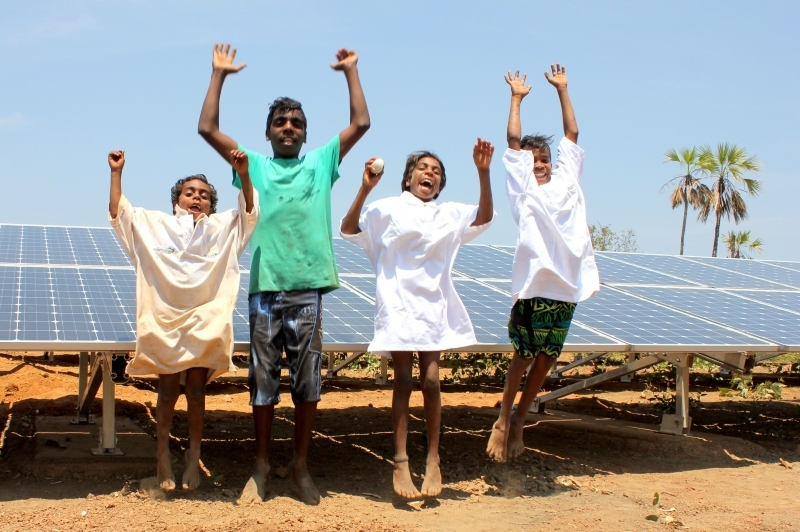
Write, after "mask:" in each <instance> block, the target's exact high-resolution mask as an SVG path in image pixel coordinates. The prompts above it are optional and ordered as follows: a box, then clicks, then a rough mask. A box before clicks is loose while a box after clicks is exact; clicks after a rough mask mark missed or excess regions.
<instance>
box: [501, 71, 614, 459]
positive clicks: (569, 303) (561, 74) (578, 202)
mask: <svg viewBox="0 0 800 532" xmlns="http://www.w3.org/2000/svg"><path fill="white" fill-rule="evenodd" d="M551 69H552V76H551V75H550V74H549V73H547V72H545V77H546V78H547V81H548V82H550V84H551V85H553V86H554V87H555V88H556V90H557V91H558V97H559V100H560V101H561V115H562V120H563V123H564V138H563V139H562V140H561V142H560V143H559V145H558V154H557V157H556V162H557V163H558V164H557V166H556V168H553V166H552V162H551V157H550V146H549V145H548V144H549V143H550V141H551V140H552V138H550V137H543V136H541V135H536V136H525V137H522V138H520V136H521V130H522V126H521V123H520V105H521V102H522V99H523V98H524V97H525V96H526V95H527V94H528V92H530V90H531V87H530V86H528V87H526V86H525V76H523V77H522V79H520V77H519V72H517V73H516V74H514V75H513V76H512V74H511V72H509V73H508V74H507V75H506V82H507V83H508V84H509V85H510V86H511V110H510V112H509V116H508V132H507V137H508V150H506V153H505V154H504V155H503V164H504V165H505V167H506V175H507V192H508V199H509V201H510V203H511V214H512V216H513V217H514V220H515V221H516V222H517V224H518V225H519V238H518V240H517V248H516V252H515V254H514V264H513V266H512V271H511V288H512V294H513V299H514V303H513V307H512V310H511V318H510V320H509V323H508V332H509V338H510V340H511V343H512V345H513V346H514V358H513V359H512V361H511V365H510V366H509V369H508V373H507V374H506V383H505V389H504V390H503V402H502V407H501V409H500V417H499V418H498V420H497V422H495V424H494V427H493V428H492V434H491V436H490V437H489V444H488V446H487V449H486V451H487V452H488V453H489V456H491V457H493V458H495V459H496V460H499V461H501V462H503V461H505V460H506V459H508V458H514V457H516V456H519V455H520V454H521V453H522V452H523V451H524V450H525V445H524V443H523V440H522V434H523V428H524V427H525V417H526V415H527V413H528V409H529V408H530V406H531V404H532V403H533V400H534V398H535V397H536V394H538V393H539V390H540V389H541V386H542V383H543V382H544V379H545V377H546V376H547V374H548V372H549V371H550V368H552V366H553V364H554V363H555V362H556V360H558V357H559V355H560V354H561V349H562V348H563V347H564V341H565V340H566V337H567V332H568V331H569V326H570V323H571V322H572V316H573V314H574V312H575V305H576V304H577V303H578V302H580V301H584V300H586V299H588V298H590V297H591V296H592V295H593V294H594V293H595V292H597V290H599V288H600V279H599V276H598V274H597V266H596V265H595V261H594V252H593V250H592V241H591V237H590V236H589V229H588V226H587V223H586V204H585V201H584V197H583V191H582V190H581V187H580V176H581V172H582V171H583V150H582V149H581V148H580V147H578V145H577V144H576V143H577V142H578V124H577V122H576V120H575V113H574V111H573V109H572V103H571V102H570V99H569V93H568V92H567V74H566V69H564V68H563V67H562V66H561V65H551ZM531 365H532V367H531V369H530V371H529V373H528V377H527V378H526V380H525V388H524V389H523V392H522V396H521V397H520V401H519V405H517V410H516V412H515V413H514V414H513V415H511V407H512V405H513V404H514V400H515V398H516V395H517V390H518V389H519V385H520V382H521V381H522V376H523V374H524V373H525V370H526V369H528V367H529V366H531Z"/></svg>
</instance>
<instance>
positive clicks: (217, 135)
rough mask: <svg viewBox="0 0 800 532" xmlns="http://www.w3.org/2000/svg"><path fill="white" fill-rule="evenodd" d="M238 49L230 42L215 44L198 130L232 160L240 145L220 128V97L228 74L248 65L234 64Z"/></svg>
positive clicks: (214, 146)
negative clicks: (209, 78)
mask: <svg viewBox="0 0 800 532" xmlns="http://www.w3.org/2000/svg"><path fill="white" fill-rule="evenodd" d="M235 57H236V49H235V48H234V49H233V50H231V45H230V44H215V45H214V53H213V55H212V57H211V66H212V70H211V83H209V85H208V92H207V93H206V99H205V100H204V101H203V109H202V110H201V111H200V122H199V123H198V124H197V132H198V133H199V134H200V136H201V137H203V138H204V139H205V141H206V142H208V143H209V144H211V147H212V148H214V149H215V150H217V153H219V154H220V155H221V156H222V158H223V159H225V160H226V161H229V162H230V154H231V150H236V149H238V148H239V145H238V144H237V143H236V141H235V140H233V139H232V138H230V137H229V136H228V135H226V134H225V133H223V132H222V131H220V130H219V97H220V95H221V94H222V84H223V83H224V82H225V78H226V77H227V76H228V74H236V73H237V72H239V71H240V70H241V69H243V68H244V67H246V66H247V65H246V64H244V63H242V64H240V65H236V66H234V65H233V60H234V58H235Z"/></svg>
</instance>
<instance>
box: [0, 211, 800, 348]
mask: <svg viewBox="0 0 800 532" xmlns="http://www.w3.org/2000/svg"><path fill="white" fill-rule="evenodd" d="M334 249H335V252H336V260H337V264H338V267H339V271H340V274H341V280H342V282H343V288H341V289H339V290H336V291H333V292H330V293H328V294H325V296H323V327H324V330H325V336H324V341H325V344H326V346H327V347H326V348H335V346H337V345H339V346H347V347H349V348H354V349H356V348H358V346H361V347H363V346H366V344H368V343H369V341H370V340H371V339H372V336H373V332H374V331H373V327H374V326H373V315H374V303H373V298H374V294H375V278H374V269H373V267H372V264H371V263H370V262H369V259H368V258H367V256H366V254H365V253H364V251H363V250H362V249H360V248H358V247H357V246H355V245H353V244H350V243H349V242H347V241H345V240H343V239H341V238H334ZM513 253H514V247H513V246H486V245H466V246H463V247H462V248H461V250H460V251H459V254H458V256H457V259H456V263H455V268H454V270H455V271H454V282H455V283H456V289H457V290H458V293H459V295H460V296H461V298H462V300H463V301H464V304H465V306H466V307H467V310H468V312H469V313H470V317H471V319H472V322H473V325H474V327H475V332H476V336H477V338H478V341H479V342H480V343H483V344H487V345H491V346H493V348H496V349H505V348H508V345H509V342H508V338H507V322H508V315H509V312H510V306H511V297H510V290H511V282H510V279H509V278H510V274H511V264H512V261H513ZM596 257H597V263H598V267H599V269H600V273H601V281H602V282H603V284H604V285H606V287H605V288H604V289H603V290H602V291H601V292H600V293H599V294H598V295H597V296H595V297H594V298H592V299H591V300H589V301H586V302H584V303H581V304H579V305H578V311H577V314H576V317H575V320H574V322H573V326H572V328H571V330H570V335H569V337H568V338H567V345H568V346H570V345H571V346H579V347H580V348H581V349H583V348H586V349H587V350H588V349H590V348H592V347H598V348H600V349H609V350H610V349H628V348H630V347H631V346H633V348H640V349H645V350H646V349H656V348H658V347H661V348H664V349H670V348H672V350H675V349H680V348H685V349H690V348H692V347H696V346H701V345H702V346H706V347H709V348H722V347H725V346H735V348H736V349H738V350H746V349H754V350H756V349H758V348H762V349H766V350H770V348H772V349H774V346H773V345H771V344H770V343H769V342H768V341H767V340H766V339H769V340H770V341H772V342H776V343H779V344H781V345H784V346H787V345H789V346H791V345H800V339H799V338H798V336H800V330H799V329H800V327H798V326H797V325H798V323H799V322H798V319H797V318H798V314H796V313H800V290H798V291H793V290H787V289H786V288H785V287H784V286H787V285H788V286H796V283H798V278H800V264H798V263H787V262H777V261H771V262H766V261H741V260H734V259H706V258H691V259H689V258H685V257H669V256H662V255H639V254H628V253H613V252H600V253H597V255H596ZM250 260H251V257H250V250H249V247H248V248H247V249H246V250H245V252H244V253H243V255H242V257H241V260H240V264H241V266H242V269H243V272H242V278H241V284H240V289H239V299H238V301H237V304H236V309H235V311H234V314H233V322H234V337H235V340H236V342H238V343H247V342H248V341H249V318H248V314H249V312H248V303H247V292H248V285H249V268H250ZM34 265H36V266H34ZM459 272H460V273H461V274H463V275H465V276H468V277H471V278H472V279H464V278H462V277H460V274H459ZM474 279H481V280H482V281H480V282H478V281H476V280H474ZM698 283H701V284H702V285H710V286H715V287H722V288H726V289H727V290H728V291H729V293H727V294H726V293H725V292H720V291H719V290H713V289H701V290H698V289H697V288H695V289H694V290H690V289H689V288H688V287H691V286H695V287H696V286H698ZM614 286H618V287H620V288H621V289H622V290H615V289H614V288H613V287H614ZM349 287H352V288H353V289H352V290H351V289H350V288H349ZM681 287H683V288H681ZM647 290H649V292H648V291H647ZM654 290H655V291H654ZM626 292H627V293H626ZM639 293H642V294H644V293H647V294H648V295H647V296H646V297H647V298H648V300H645V299H641V298H638V297H636V296H635V295H633V294H639ZM687 293H691V294H693V296H692V297H690V298H688V299H687V298H678V299H677V300H676V299H675V294H687ZM700 295H702V297H700ZM651 296H652V297H651ZM135 298H136V278H135V274H134V271H133V268H132V266H131V262H130V260H129V258H128V257H127V255H126V254H125V252H124V251H123V250H122V247H121V245H120V244H119V242H118V240H117V238H116V235H114V233H113V231H112V229H111V228H108V227H105V228H85V227H55V226H47V227H43V226H24V225H13V224H0V341H4V342H39V344H37V345H44V344H42V343H45V344H46V343H47V342H88V343H91V342H110V343H119V344H122V343H124V344H126V345H129V344H130V343H132V342H133V341H135V329H136V300H135ZM658 298H661V299H658ZM734 302H736V303H735V305H737V306H735V307H732V305H734ZM759 302H761V303H759ZM665 305H666V306H665ZM674 305H678V306H679V307H680V308H681V309H682V310H683V311H684V312H679V311H677V310H674V309H672V308H669V307H670V306H674ZM731 308H734V310H735V312H734V310H726V309H731ZM790 311H794V312H796V313H792V312H790ZM736 312H738V315H736ZM754 316H755V317H754ZM713 322H716V323H713ZM720 324H724V325H720ZM792 328H794V330H798V332H793V331H792ZM734 329H735V330H734ZM747 331H749V332H750V333H752V335H757V336H759V337H761V338H764V340H759V339H756V338H753V337H752V336H751V335H748V334H747ZM628 344H630V345H628ZM88 348H90V349H91V347H88Z"/></svg>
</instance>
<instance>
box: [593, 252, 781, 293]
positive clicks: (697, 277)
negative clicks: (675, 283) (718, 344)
mask: <svg viewBox="0 0 800 532" xmlns="http://www.w3.org/2000/svg"><path fill="white" fill-rule="evenodd" d="M598 255H599V256H603V255H607V256H608V257H610V258H613V259H617V260H620V261H622V262H628V263H631V264H635V265H637V266H644V267H645V268H649V269H651V270H655V271H658V272H661V273H668V274H670V275H674V276H676V277H680V278H681V279H685V280H687V281H694V282H695V283H701V284H703V285H706V286H709V287H714V288H772V289H775V290H779V289H782V288H786V287H785V286H782V285H779V284H776V283H773V282H770V281H767V280H764V279H758V278H755V277H750V276H747V275H743V274H741V273H737V272H733V271H730V270H724V269H721V268H715V267H713V266H707V265H705V264H702V263H699V262H694V261H691V260H687V259H684V258H681V257H673V256H669V255H645V254H640V253H615V252H603V253H602V254H601V253H598ZM739 260H741V259H739ZM601 279H602V271H601ZM642 284H645V283H642Z"/></svg>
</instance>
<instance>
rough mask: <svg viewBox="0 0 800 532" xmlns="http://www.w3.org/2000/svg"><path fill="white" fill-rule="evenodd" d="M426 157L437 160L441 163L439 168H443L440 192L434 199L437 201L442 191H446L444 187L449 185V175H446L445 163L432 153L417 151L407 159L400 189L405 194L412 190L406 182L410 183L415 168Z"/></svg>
mask: <svg viewBox="0 0 800 532" xmlns="http://www.w3.org/2000/svg"><path fill="white" fill-rule="evenodd" d="M425 157H431V158H433V159H436V160H437V161H439V166H441V167H442V180H441V182H440V183H439V192H438V193H437V194H436V195H435V196H434V197H433V199H436V198H438V197H439V194H441V193H442V190H444V185H445V184H446V183H447V175H446V174H445V173H444V163H443V162H442V160H441V159H439V156H438V155H436V154H435V153H431V152H429V151H415V152H414V153H412V154H411V155H409V156H408V158H407V159H406V169H405V170H403V181H402V182H401V183H400V188H401V189H402V190H403V192H405V191H406V190H410V188H411V187H409V186H408V185H406V181H409V180H410V179H411V172H413V171H414V168H415V167H416V166H417V163H418V162H419V160H420V159H424V158H425Z"/></svg>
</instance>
